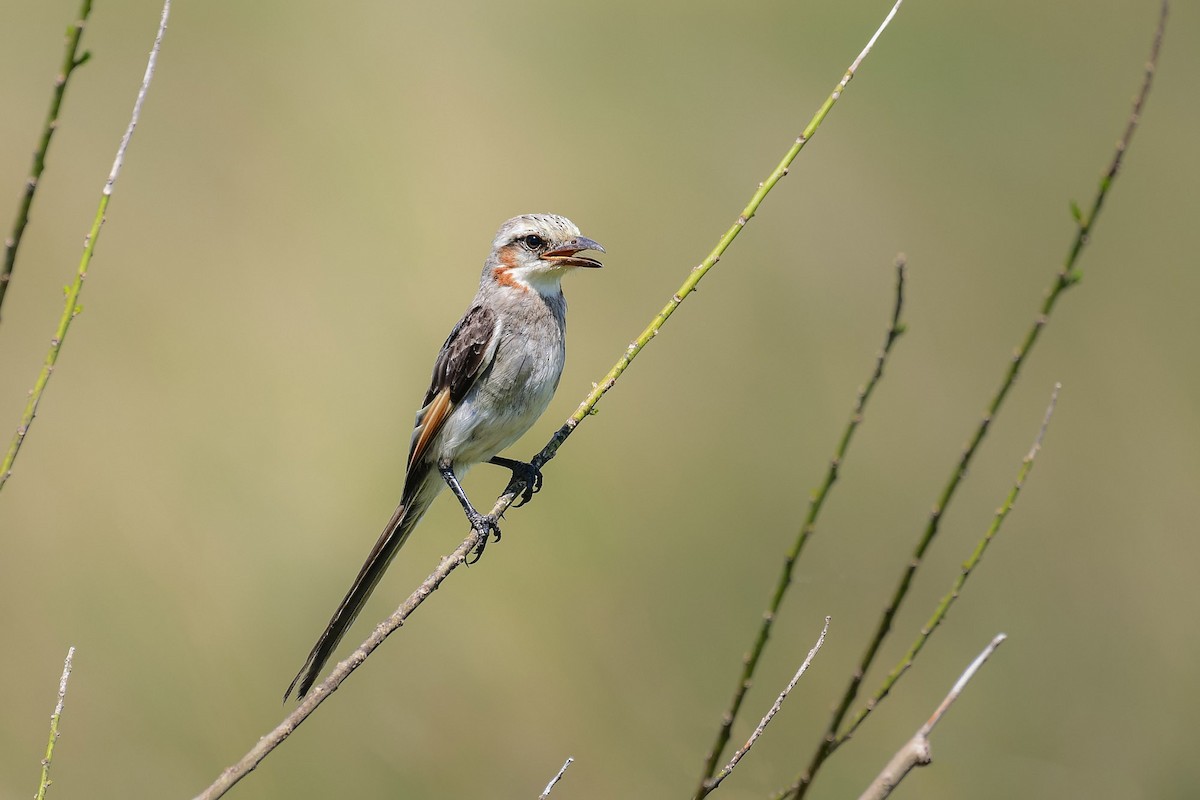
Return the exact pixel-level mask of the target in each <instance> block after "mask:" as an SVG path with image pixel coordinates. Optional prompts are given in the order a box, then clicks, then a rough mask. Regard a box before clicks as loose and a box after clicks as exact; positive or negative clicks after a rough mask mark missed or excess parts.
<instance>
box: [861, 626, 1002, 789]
mask: <svg viewBox="0 0 1200 800" xmlns="http://www.w3.org/2000/svg"><path fill="white" fill-rule="evenodd" d="M1005 638H1007V637H1006V636H1005V635H1004V634H1003V633H1001V634H998V635H997V636H996V638H994V639H992V641H991V642H990V643H989V644H988V646H987V647H985V648H984V649H983V652H982V653H980V654H979V655H978V656H976V657H975V660H974V661H972V662H971V666H969V667H967V669H966V671H965V672H963V674H962V676H961V677H960V678H959V679H958V680H957V681H955V683H954V686H953V688H951V689H950V693H949V694H947V695H946V697H945V698H944V699H943V700H942V702H941V704H940V705H939V706H938V707H937V710H936V711H934V712H933V716H931V717H930V718H929V719H928V720H927V721H926V722H925V724H924V725H922V726H921V727H920V728H919V729H917V732H916V733H915V734H914V735H913V737H912V738H911V739H909V740H908V741H907V742H905V744H904V746H903V747H901V748H900V749H899V750H898V751H896V755H894V756H892V759H891V760H890V761H889V762H888V763H887V766H885V767H884V768H883V771H882V772H880V773H879V775H878V776H877V777H876V778H875V780H874V781H872V782H871V785H870V786H868V787H867V790H866V791H865V792H863V793H862V794H861V795H860V796H859V798H858V800H883V798H885V797H887V796H888V795H889V794H891V793H892V790H893V789H895V788H896V786H898V785H899V783H900V781H902V780H904V777H905V776H906V775H908V773H909V772H911V771H912V770H913V768H914V767H923V766H925V765H927V764H930V763H932V761H933V751H932V749H931V747H930V744H929V734H930V733H931V732H932V731H933V726H935V725H937V724H938V722H939V721H940V720H941V718H942V716H943V715H944V714H945V713H946V711H947V710H948V709H949V708H950V706H951V705H953V703H954V701H955V700H957V699H958V697H959V695H961V694H962V691H963V689H965V688H966V686H967V683H968V682H970V680H971V678H973V677H975V673H976V672H978V671H979V668H980V667H982V666H983V662H985V661H987V660H988V658H990V657H991V655H992V653H994V652H995V651H996V648H997V647H999V646H1000V644H1001V643H1002V642H1003V641H1004V640H1005Z"/></svg>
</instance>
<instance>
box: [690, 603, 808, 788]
mask: <svg viewBox="0 0 1200 800" xmlns="http://www.w3.org/2000/svg"><path fill="white" fill-rule="evenodd" d="M829 620H830V618H829V617H825V625H824V627H822V628H821V635H820V636H818V637H817V643H816V644H814V645H813V646H812V649H811V650H809V651H808V655H807V656H806V657H805V659H804V661H803V663H801V664H800V668H799V669H798V670H796V674H795V675H793V676H792V679H791V680H790V681H788V685H787V686H785V687H784V688H783V691H782V692H780V693H779V696H778V697H776V698H775V702H774V703H773V704H772V705H771V708H770V709H769V710H768V711H767V713H766V714H764V715H763V718H762V719H761V720H759V723H758V726H757V727H755V729H754V732H753V733H751V734H750V738H749V739H747V740H746V743H745V744H744V745H742V746H741V748H740V749H739V750H738V751H737V752H736V753H734V754H733V757H732V758H730V759H729V763H728V764H726V765H725V768H724V769H722V770H721V771H720V772H718V773H717V774H716V775H714V776H713V777H712V779H711V780H708V781H706V782H705V791H704V793H705V794H706V795H707V794H709V793H710V792H712V790H713V789H716V788H717V787H718V786H720V785H721V781H723V780H725V779H726V778H728V777H729V775H730V773H732V772H733V769H734V767H736V766H737V765H738V762H739V761H741V760H742V757H743V756H745V755H746V754H747V753H749V752H750V748H752V747H754V744H755V742H757V741H758V740H759V737H761V736H762V735H763V732H764V731H765V730H766V729H767V726H768V725H770V724H771V720H772V719H774V718H775V715H776V714H778V713H779V709H781V708H783V701H784V700H786V699H787V696H788V695H789V694H791V693H792V689H795V688H796V684H797V683H799V682H800V678H801V677H803V676H804V673H805V672H807V671H808V666H809V665H810V664H812V661H813V659H814V658H816V657H817V653H819V652H821V646H822V645H824V644H825V634H827V633H829Z"/></svg>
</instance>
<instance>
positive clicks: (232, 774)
mask: <svg viewBox="0 0 1200 800" xmlns="http://www.w3.org/2000/svg"><path fill="white" fill-rule="evenodd" d="M901 2H902V0H897V2H896V4H895V6H893V7H892V10H891V12H889V14H888V15H887V17H886V18H885V20H884V22H883V24H882V25H880V27H879V28H878V30H876V31H875V34H874V35H873V36H872V37H871V39H870V41H869V42H868V43H867V46H866V47H865V48H863V50H862V52H860V53H859V54H858V57H857V58H855V59H854V62H853V63H852V64H851V65H850V68H849V69H848V70H847V71H846V73H845V74H844V75H843V76H842V79H841V80H840V81H839V82H838V84H837V86H835V87H834V90H833V92H832V93H831V94H830V95H829V97H828V98H826V100H825V102H824V103H822V104H821V107H820V108H818V109H817V112H816V113H815V114H814V115H813V117H812V119H811V120H810V121H809V123H808V125H807V126H806V127H805V128H804V130H803V132H802V133H801V134H800V136H799V137H797V138H796V140H795V142H794V143H793V144H792V146H791V147H790V148H789V149H788V151H787V153H786V154H785V155H784V157H783V159H782V160H781V161H780V162H779V164H778V165H777V166H776V167H775V169H774V170H773V171H772V172H771V174H770V175H769V176H768V177H767V179H766V180H765V181H763V182H762V183H761V184H759V186H758V189H757V191H755V193H754V195H753V196H752V197H751V198H750V201H749V202H748V203H747V204H746V206H745V208H743V209H742V212H741V214H739V215H738V218H737V220H736V221H735V222H734V224H733V225H732V226H731V227H730V228H729V230H727V231H726V232H725V233H724V235H722V236H721V238H720V239H719V240H718V242H717V244H716V246H715V247H713V249H712V251H711V252H710V253H709V254H708V256H707V257H705V259H704V261H702V262H701V263H700V264H699V265H698V266H696V267H694V268H693V269H692V270H691V272H690V273H689V275H688V277H687V279H686V280H685V281H684V282H683V285H682V286H681V287H680V288H679V290H678V291H677V292H676V293H675V294H674V295H672V297H671V300H670V301H669V302H668V303H667V305H666V306H664V307H663V309H662V311H660V312H659V313H658V315H657V316H655V317H654V319H653V320H651V321H650V324H649V325H647V326H646V329H645V330H644V331H642V333H641V335H640V336H638V338H637V339H635V340H634V341H633V342H631V343H630V345H629V346H628V347H627V348H626V350H625V353H624V354H623V355H622V356H621V358H620V359H618V360H617V363H616V364H615V365H614V366H613V368H612V369H611V370H609V372H608V374H607V375H606V376H605V377H604V379H603V380H601V382H600V383H598V384H596V386H595V388H593V389H592V391H591V393H590V394H588V396H587V397H585V398H584V400H583V402H582V403H580V405H579V408H577V409H576V410H575V413H574V414H572V415H571V416H570V418H568V419H567V421H566V422H565V423H564V424H563V426H562V427H561V428H559V429H558V430H557V431H555V433H554V435H553V436H551V437H550V441H549V442H547V443H546V446H545V447H543V448H542V450H541V452H539V453H538V454H537V455H536V456H534V457H533V459H531V462H532V463H533V465H534V466H535V467H537V468H538V469H541V468H542V467H543V466H545V465H546V464H547V463H548V462H549V461H550V460H551V459H553V458H554V456H555V455H556V454H557V452H558V449H559V447H561V446H562V444H563V442H565V441H566V440H567V437H568V436H570V435H571V433H572V432H574V430H575V429H576V428H577V427H578V426H579V423H581V422H582V421H583V420H584V419H586V418H587V417H588V416H589V415H591V414H593V413H595V409H596V405H597V404H598V403H599V402H600V398H602V397H603V396H604V395H605V394H606V393H607V392H608V390H609V389H611V388H612V387H613V385H615V384H616V382H617V379H618V378H620V377H621V374H622V373H624V371H625V369H626V368H627V367H628V366H629V365H630V363H632V362H633V359H634V358H636V357H637V355H638V353H640V352H641V351H642V349H643V348H645V346H646V345H647V344H649V343H650V340H651V339H653V338H654V337H655V336H657V335H658V332H659V330H660V329H661V328H662V326H663V325H664V324H665V323H666V321H667V320H668V319H669V318H670V317H671V315H672V314H673V313H675V310H676V309H677V308H678V307H679V305H680V303H682V302H683V299H684V298H685V297H686V296H687V295H689V294H691V293H692V292H693V291H694V290H695V288H696V285H697V284H698V283H699V282H700V280H701V279H702V278H703V277H704V276H705V275H706V274H707V273H708V271H709V270H711V269H712V268H713V267H714V266H716V264H717V262H718V261H719V260H720V258H721V256H722V255H723V254H724V252H725V251H726V250H727V249H728V248H729V245H730V244H731V243H732V242H733V240H734V239H736V238H737V236H738V234H739V233H741V230H742V228H744V227H745V226H746V223H747V222H748V221H749V220H750V219H751V218H752V217H753V216H754V214H755V213H756V212H757V211H758V208H759V206H760V205H761V204H762V202H763V200H764V199H765V198H766V196H767V194H768V193H769V192H770V191H771V189H772V188H774V186H775V184H777V183H778V182H779V181H780V180H781V179H782V178H783V176H784V175H786V174H787V172H788V167H789V166H790V165H791V163H792V162H793V161H794V160H795V158H796V156H797V155H799V153H800V150H801V149H803V147H804V145H805V144H806V143H807V142H808V141H809V139H811V138H812V137H813V135H814V134H815V133H816V132H817V129H818V128H819V127H820V126H821V123H822V122H823V121H824V120H825V117H826V116H827V115H828V114H829V111H830V109H832V108H833V106H834V104H835V103H836V102H837V101H838V99H839V98H840V97H841V95H842V93H843V92H844V91H845V89H846V86H847V84H849V83H850V79H851V78H853V77H854V75H855V72H856V71H857V70H858V67H859V65H860V64H861V63H862V61H863V59H864V58H866V56H867V54H868V53H869V52H870V51H871V48H872V47H873V46H874V44H875V42H876V40H878V38H879V36H880V35H881V34H882V33H883V31H884V29H885V28H886V27H887V25H888V23H890V22H891V20H892V18H893V17H894V16H895V14H896V11H897V9H899V7H900V3H901ZM524 489H525V481H524V480H523V479H522V478H520V477H518V476H514V477H513V480H512V481H510V482H509V484H508V486H507V487H506V488H505V490H504V492H503V494H501V495H500V496H499V497H498V498H497V499H496V503H495V505H494V506H493V507H492V510H491V515H493V516H496V517H498V516H499V515H501V514H503V513H504V512H505V511H507V510H508V508H509V506H511V505H512V504H513V502H514V501H515V500H516V498H517V497H519V496H520V495H521V492H522V491H524ZM487 535H488V533H487V531H481V530H479V529H478V528H472V529H471V533H470V534H469V535H468V536H467V538H466V539H464V540H463V542H462V544H460V545H459V546H458V547H457V548H456V549H455V550H454V552H453V553H451V554H450V555H449V556H446V557H445V558H443V559H442V561H441V563H440V564H439V565H438V567H437V569H436V570H434V572H433V573H432V574H431V575H430V576H429V577H428V578H427V579H426V580H425V582H424V583H422V584H421V585H420V586H419V587H417V589H416V590H415V591H414V592H413V593H412V594H411V595H409V597H408V598H407V599H406V600H405V601H404V603H403V604H401V606H400V608H398V609H397V610H396V611H395V612H394V613H393V614H392V615H391V616H390V617H388V618H387V619H386V620H384V621H383V622H382V623H380V624H379V626H377V627H376V628H375V630H374V632H372V634H371V636H370V637H368V639H367V640H366V641H365V642H363V643H362V645H360V646H359V648H358V649H357V650H355V651H354V652H353V653H351V654H350V657H349V658H347V659H345V660H344V661H342V662H340V663H339V664H338V665H337V666H336V667H335V668H334V669H333V671H332V672H331V673H330V674H329V677H328V678H326V679H325V680H324V681H323V682H322V683H321V684H319V685H318V686H317V687H316V688H315V689H313V690H312V691H311V692H310V693H309V694H308V695H307V696H306V697H305V699H304V701H303V702H302V703H300V704H299V705H298V706H297V707H296V709H295V710H294V711H292V713H290V714H288V715H287V717H285V718H284V720H283V721H282V722H280V723H279V725H277V726H276V727H275V729H274V730H272V731H271V732H270V733H268V734H267V735H266V736H264V737H263V738H261V739H259V741H258V742H257V743H256V744H255V745H254V747H253V748H251V750H250V752H248V753H247V754H246V755H245V756H243V757H242V758H241V760H239V761H238V762H237V763H235V764H233V765H232V766H230V767H228V768H227V769H226V770H225V771H224V772H222V773H221V775H220V776H219V777H218V778H217V780H216V782H214V783H213V784H212V785H211V786H209V787H208V788H207V789H205V790H204V791H203V792H201V793H200V794H199V795H197V796H196V800H216V798H218V797H221V796H223V795H224V794H225V793H226V792H227V791H229V789H231V788H232V787H233V786H234V785H235V784H236V783H237V782H238V781H240V780H241V779H242V778H244V777H245V776H246V775H248V774H249V773H250V772H251V771H253V770H254V769H255V767H257V766H258V765H259V764H260V763H261V762H262V760H263V759H264V758H266V757H267V755H268V754H269V753H270V752H271V751H272V750H274V749H275V748H276V747H278V746H279V744H280V743H281V742H283V740H284V739H286V738H287V737H288V736H289V735H290V734H291V732H292V731H294V730H295V729H296V726H298V725H299V724H300V723H301V722H303V721H304V720H305V719H307V718H308V716H309V715H310V714H311V713H312V712H313V711H314V710H316V708H317V706H319V705H320V704H321V703H323V702H324V701H325V699H326V698H327V697H328V696H329V695H330V694H332V693H333V692H334V691H335V690H336V689H337V688H338V686H340V685H341V683H342V681H344V680H345V679H346V678H347V677H349V675H350V673H351V672H353V671H354V670H355V669H357V668H358V666H359V665H360V664H362V662H363V661H364V660H365V659H366V657H367V656H368V655H370V654H371V652H372V651H374V650H375V648H377V647H378V646H379V645H380V644H382V643H383V640H384V639H386V638H387V637H388V636H389V635H391V634H392V633H393V632H394V631H395V630H397V629H398V628H400V627H401V626H402V625H403V624H404V621H405V620H406V619H407V618H408V616H409V615H410V614H411V613H412V612H413V611H415V610H416V609H417V607H418V606H420V605H421V603H423V602H424V601H425V599H426V598H427V597H429V595H430V594H432V593H433V591H434V590H435V589H436V588H437V587H438V586H440V585H441V584H442V581H444V580H445V579H446V578H447V577H448V576H449V575H450V573H451V572H453V571H454V570H455V569H456V568H457V567H458V566H459V565H460V564H463V563H464V562H465V560H466V558H467V556H468V555H469V554H471V553H473V552H474V551H475V550H476V548H478V547H479V544H480V543H481V542H483V541H484V540H485V537H486V536H487Z"/></svg>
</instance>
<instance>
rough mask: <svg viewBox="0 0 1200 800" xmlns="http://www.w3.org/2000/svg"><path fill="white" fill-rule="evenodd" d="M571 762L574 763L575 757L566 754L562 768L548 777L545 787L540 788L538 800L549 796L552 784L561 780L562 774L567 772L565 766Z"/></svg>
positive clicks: (552, 787) (543, 799) (544, 799)
mask: <svg viewBox="0 0 1200 800" xmlns="http://www.w3.org/2000/svg"><path fill="white" fill-rule="evenodd" d="M573 763H575V759H574V758H571V757H569V756H568V757H567V760H566V761H564V762H563V765H562V769H560V770H559V771H558V774H557V775H555V776H554V777H553V778H551V779H550V782H549V783H547V784H546V788H545V789H543V790H542V793H541V794H540V795H538V800H546V798H547V797H549V796H550V791H551V790H552V789H554V784H556V783H558V782H559V781H561V780H562V776H563V775H564V774H566V772H567V767H569V766H571V764H573Z"/></svg>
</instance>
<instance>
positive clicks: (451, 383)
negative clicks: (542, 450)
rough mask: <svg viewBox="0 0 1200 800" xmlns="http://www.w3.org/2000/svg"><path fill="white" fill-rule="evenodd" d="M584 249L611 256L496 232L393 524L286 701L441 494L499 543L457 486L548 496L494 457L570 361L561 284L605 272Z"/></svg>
mask: <svg viewBox="0 0 1200 800" xmlns="http://www.w3.org/2000/svg"><path fill="white" fill-rule="evenodd" d="M585 250H595V251H598V252H601V253H603V252H605V250H604V248H603V247H602V246H601V245H600V244H599V243H598V242H596V241H594V240H592V239H589V238H587V237H586V236H584V235H582V233H581V232H580V230H579V227H578V226H577V225H575V223H573V222H571V220H569V219H567V218H566V217H562V216H558V215H556V214H523V215H521V216H517V217H513V218H512V219H510V220H508V221H506V222H505V223H504V224H503V225H501V226H500V230H499V231H497V233H496V236H495V239H493V241H492V251H491V254H490V255H488V257H487V259H486V260H485V261H484V264H483V274H482V275H481V276H480V279H479V290H478V291H477V292H476V293H475V297H474V299H473V300H472V301H471V305H470V307H469V308H468V309H467V312H466V313H465V314H464V315H463V317H462V319H460V320H459V321H458V324H457V325H455V326H454V329H453V330H452V331H451V332H450V335H449V336H448V337H447V338H446V342H445V344H443V345H442V349H441V351H440V352H439V353H438V355H437V359H436V360H435V361H434V364H433V377H432V379H431V380H430V384H429V390H428V391H427V392H426V393H425V399H424V401H423V402H422V404H421V408H420V409H419V410H418V411H417V416H416V422H415V424H414V426H413V432H412V439H411V441H410V444H409V450H408V461H407V464H406V468H405V476H404V488H403V490H402V491H401V494H400V502H399V505H397V507H396V510H395V512H394V513H393V514H392V516H391V519H389V520H388V522H387V525H385V526H384V528H383V532H382V533H381V534H380V535H379V539H378V540H377V541H376V542H375V546H374V547H373V548H371V552H370V554H369V555H368V556H367V560H366V561H365V562H364V563H363V565H362V568H361V569H360V570H359V572H358V576H357V577H356V578H355V579H354V583H353V584H351V586H350V589H349V591H347V592H346V596H345V597H344V598H343V599H342V602H341V603H340V604H338V607H337V610H336V611H334V612H333V616H332V617H331V618H330V620H329V624H328V625H327V626H326V627H325V631H324V632H323V633H322V634H321V636H320V638H319V639H317V643H316V644H315V645H314V646H313V648H312V651H311V652H310V653H309V654H308V658H307V659H306V660H305V662H304V666H302V667H301V668H300V671H299V672H298V673H297V674H296V677H295V678H294V679H293V680H292V682H291V684H290V685H289V686H288V688H287V691H286V692H285V693H284V696H283V697H284V701H286V700H287V699H288V697H290V696H291V694H292V692H293V691H295V692H296V698H297V699H298V700H299V699H303V698H304V696H305V695H306V694H308V691H309V689H311V688H312V685H313V684H314V683H315V682H316V680H317V678H318V676H319V675H320V673H321V669H322V667H324V666H325V663H326V662H327V661H328V660H329V657H330V656H331V655H332V654H333V651H334V650H335V649H336V648H337V646H338V643H339V642H340V641H341V639H342V637H343V636H344V635H345V633H346V631H347V629H348V628H349V627H350V626H351V625H352V624H353V623H354V619H355V617H357V616H358V613H359V612H360V611H361V610H362V607H363V605H364V604H365V603H366V602H367V598H368V597H370V595H371V592H372V591H373V590H374V589H375V587H376V585H377V584H378V583H379V580H380V578H382V577H383V574H384V572H385V571H386V570H387V568H388V566H389V565H390V564H391V562H392V559H393V558H394V557H395V555H396V552H397V551H398V550H399V549H400V547H401V546H402V545H403V544H404V543H405V541H407V540H408V537H409V535H410V534H411V533H412V531H413V529H414V528H415V527H416V526H417V523H418V522H420V521H421V517H422V516H424V514H425V512H426V511H427V510H428V509H429V506H430V504H431V503H432V502H433V500H434V498H436V497H437V496H438V494H440V493H441V491H442V489H443V488H445V487H446V486H449V487H450V490H451V491H452V492H453V493H454V495H455V497H456V498H457V499H458V501H459V503H460V504H461V505H462V507H463V511H464V512H465V513H466V516H467V519H468V521H469V522H470V523H471V526H472V528H474V529H476V530H479V531H481V532H483V533H484V537H483V540H482V542H481V543H480V545H479V547H478V549H477V550H476V552H475V553H474V555H475V557H476V560H477V559H478V557H479V556H481V555H482V553H483V547H484V546H485V545H486V544H487V541H488V538H489V535H491V536H494V537H495V540H496V541H498V540H499V539H500V526H499V523H498V521H497V520H496V519H495V518H494V517H492V516H490V515H484V514H481V513H480V512H478V511H477V510H475V507H474V506H473V505H472V504H471V501H470V500H469V499H468V498H467V494H466V492H465V491H464V490H463V488H462V484H461V483H460V482H459V481H460V479H461V478H462V477H463V475H464V474H466V472H467V470H468V469H469V468H470V467H471V466H472V465H474V464H478V463H482V462H488V463H492V464H496V465H498V466H501V467H504V468H506V469H509V470H511V471H512V473H513V476H514V478H516V477H520V478H523V479H524V482H525V487H526V488H525V490H524V492H523V493H522V497H521V504H524V503H526V502H528V501H529V500H530V499H531V498H532V496H533V493H534V492H536V491H538V490H539V489H540V488H541V485H542V476H541V472H540V471H539V470H538V469H537V467H535V466H534V465H532V464H527V463H525V462H521V461H516V460H513V459H509V458H502V457H500V456H499V455H498V454H499V453H500V452H501V451H502V450H504V449H505V448H506V447H508V446H509V445H511V444H513V443H514V442H515V441H516V440H517V439H519V438H520V437H521V436H522V435H523V434H524V433H525V432H526V431H527V430H529V428H530V427H531V426H532V425H533V424H534V422H536V421H537V419H538V418H539V417H540V416H541V415H542V413H543V412H544V411H545V410H546V407H547V406H548V405H549V403H550V399H551V398H552V397H553V396H554V392H555V390H556V389H557V388H558V381H559V378H560V377H561V375H562V370H563V364H564V363H565V360H566V348H565V334H566V322H567V303H566V300H565V298H564V297H563V293H562V285H561V282H562V278H563V276H564V275H565V274H567V273H568V272H571V271H573V270H575V269H577V268H598V267H600V266H602V265H601V263H600V262H599V261H597V260H596V259H594V258H590V257H587V256H583V255H580V253H582V252H583V251H585Z"/></svg>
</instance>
